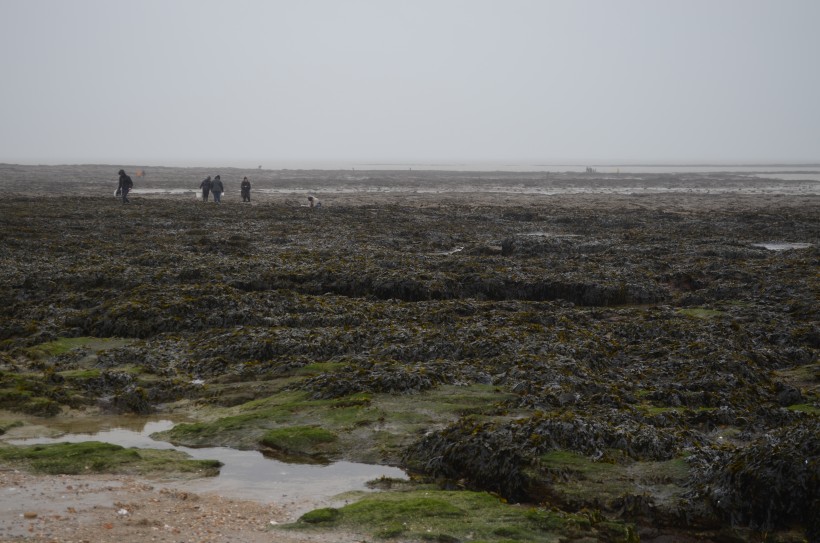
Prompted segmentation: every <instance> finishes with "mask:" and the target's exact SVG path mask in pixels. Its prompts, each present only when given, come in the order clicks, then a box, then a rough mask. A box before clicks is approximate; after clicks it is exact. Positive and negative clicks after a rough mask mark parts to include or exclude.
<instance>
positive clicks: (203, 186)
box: [199, 175, 211, 202]
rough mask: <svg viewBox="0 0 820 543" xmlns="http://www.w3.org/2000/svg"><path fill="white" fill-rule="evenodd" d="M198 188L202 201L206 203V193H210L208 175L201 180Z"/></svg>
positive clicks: (209, 178)
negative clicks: (200, 191)
mask: <svg viewBox="0 0 820 543" xmlns="http://www.w3.org/2000/svg"><path fill="white" fill-rule="evenodd" d="M199 188H201V189H202V201H203V202H207V201H208V193H209V192H211V176H210V175H209V176H208V177H206V178H205V179H203V180H202V183H200V184H199Z"/></svg>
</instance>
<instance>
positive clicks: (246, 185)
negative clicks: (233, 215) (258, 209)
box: [240, 177, 251, 202]
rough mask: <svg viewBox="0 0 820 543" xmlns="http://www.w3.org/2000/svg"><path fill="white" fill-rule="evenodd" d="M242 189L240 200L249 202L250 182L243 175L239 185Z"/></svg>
mask: <svg viewBox="0 0 820 543" xmlns="http://www.w3.org/2000/svg"><path fill="white" fill-rule="evenodd" d="M240 188H241V189H242V201H243V202H250V201H251V182H250V181H248V178H247V177H245V178H243V179H242V184H241V185H240Z"/></svg>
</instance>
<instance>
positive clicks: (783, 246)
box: [752, 242, 811, 251]
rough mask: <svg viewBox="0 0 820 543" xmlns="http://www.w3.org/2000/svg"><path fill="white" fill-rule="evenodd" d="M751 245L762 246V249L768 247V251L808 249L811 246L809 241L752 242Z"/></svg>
mask: <svg viewBox="0 0 820 543" xmlns="http://www.w3.org/2000/svg"><path fill="white" fill-rule="evenodd" d="M752 247H763V248H764V249H768V250H770V251H787V250H789V249H808V248H809V247H811V243H788V242H775V243H752Z"/></svg>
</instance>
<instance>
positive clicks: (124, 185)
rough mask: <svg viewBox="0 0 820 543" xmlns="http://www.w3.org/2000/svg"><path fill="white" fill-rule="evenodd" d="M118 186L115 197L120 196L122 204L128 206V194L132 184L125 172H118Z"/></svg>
mask: <svg viewBox="0 0 820 543" xmlns="http://www.w3.org/2000/svg"><path fill="white" fill-rule="evenodd" d="M119 174H120V184H119V185H118V186H117V195H118V196H122V203H124V204H128V203H131V201H130V200H129V199H128V193H129V192H130V191H131V188H132V187H133V186H134V182H133V181H131V178H130V177H128V175H127V174H126V173H125V170H120V171H119Z"/></svg>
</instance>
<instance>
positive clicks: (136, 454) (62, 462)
mask: <svg viewBox="0 0 820 543" xmlns="http://www.w3.org/2000/svg"><path fill="white" fill-rule="evenodd" d="M0 459H1V460H3V461H5V462H12V463H15V464H18V465H23V466H26V467H28V468H29V469H31V470H32V471H35V472H39V473H47V474H51V475H59V474H67V475H76V474H82V473H111V474H132V475H181V474H192V475H195V476H213V475H216V474H218V473H219V467H220V466H221V465H222V464H221V462H218V461H216V460H192V459H190V457H189V456H188V455H187V454H185V453H181V452H179V451H170V450H156V449H136V448H125V447H121V446H119V445H113V444H111V443H102V442H99V441H85V442H81V443H54V444H49V445H25V446H3V447H0Z"/></svg>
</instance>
